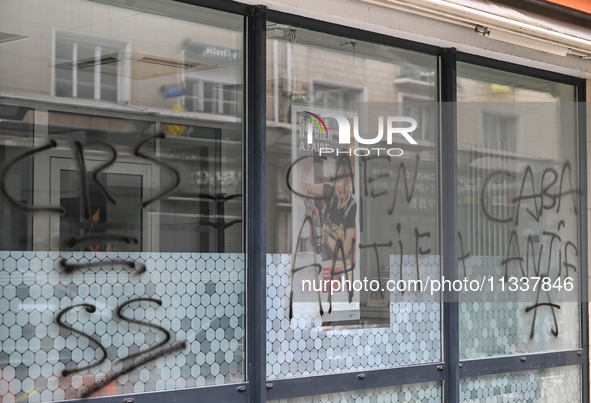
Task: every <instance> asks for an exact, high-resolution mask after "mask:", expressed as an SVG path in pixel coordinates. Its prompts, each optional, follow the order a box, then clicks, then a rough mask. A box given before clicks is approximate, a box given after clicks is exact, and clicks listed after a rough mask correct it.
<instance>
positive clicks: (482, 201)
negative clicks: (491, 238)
mask: <svg viewBox="0 0 591 403" xmlns="http://www.w3.org/2000/svg"><path fill="white" fill-rule="evenodd" d="M498 175H504V176H506V177H508V178H510V177H511V172H509V171H495V172H493V173H491V174H490V175H489V176H488V177H487V178H486V179H485V180H484V183H483V184H482V189H481V190H480V208H481V210H482V212H483V213H484V215H485V216H486V218H488V219H489V220H491V221H494V222H500V223H504V222H511V221H513V217H510V218H497V217H494V216H493V215H492V214H490V213H489V212H488V210H487V208H486V204H485V201H486V198H485V197H486V191H487V186H488V182H490V181H491V179H492V178H494V177H495V176H498Z"/></svg>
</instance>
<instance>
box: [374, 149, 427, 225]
mask: <svg viewBox="0 0 591 403" xmlns="http://www.w3.org/2000/svg"><path fill="white" fill-rule="evenodd" d="M420 160H421V158H420V156H419V154H417V156H416V158H415V172H414V175H413V177H412V183H411V185H410V189H409V188H408V180H407V179H406V166H405V165H404V162H401V163H400V165H399V166H398V176H397V177H396V184H395V185H394V200H393V201H392V206H391V207H390V208H389V209H388V215H392V213H393V212H394V209H395V208H396V199H397V198H398V184H399V183H400V176H402V179H404V191H405V193H406V201H407V202H408V203H410V201H411V200H412V195H413V194H414V192H415V185H416V183H417V176H418V174H419V161H420ZM372 192H373V191H372ZM372 194H373V193H372ZM378 196H381V194H378V195H375V196H374V197H378Z"/></svg>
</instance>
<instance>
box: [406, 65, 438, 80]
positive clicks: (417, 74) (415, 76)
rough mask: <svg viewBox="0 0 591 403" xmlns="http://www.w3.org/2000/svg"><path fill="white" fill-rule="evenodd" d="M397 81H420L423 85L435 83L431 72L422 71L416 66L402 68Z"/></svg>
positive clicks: (433, 74)
mask: <svg viewBox="0 0 591 403" xmlns="http://www.w3.org/2000/svg"><path fill="white" fill-rule="evenodd" d="M396 79H397V81H400V79H410V80H413V81H422V82H425V83H434V82H435V73H434V72H432V71H423V70H421V69H418V68H417V67H416V66H402V67H400V70H399V71H398V76H397V77H396Z"/></svg>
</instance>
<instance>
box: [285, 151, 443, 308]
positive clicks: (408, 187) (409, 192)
mask: <svg viewBox="0 0 591 403" xmlns="http://www.w3.org/2000/svg"><path fill="white" fill-rule="evenodd" d="M307 159H313V160H314V161H326V160H327V159H328V158H327V157H326V156H314V155H307V156H302V157H299V158H298V159H296V160H295V161H294V162H293V163H292V164H291V165H290V166H289V168H288V170H287V178H286V185H287V188H288V189H289V191H290V192H291V193H293V194H294V195H296V196H299V197H300V198H302V199H311V200H314V201H321V202H326V201H327V200H328V199H330V198H331V197H332V196H333V192H334V188H333V189H330V194H328V195H323V196H313V195H304V194H300V193H299V192H298V191H296V190H295V189H294V187H293V186H292V179H291V178H292V171H293V170H294V169H295V168H296V166H297V165H298V164H299V163H301V162H303V161H305V160H307ZM379 159H383V160H384V161H388V162H391V158H390V157H389V156H372V157H360V164H361V169H360V171H361V172H360V176H361V179H362V191H363V195H360V197H359V205H360V211H363V210H362V209H363V201H364V197H363V196H366V197H367V196H368V195H369V194H370V191H369V188H370V186H369V185H370V184H372V183H374V182H375V181H377V180H379V179H383V178H388V177H390V176H391V174H390V173H389V172H387V171H385V172H380V173H378V174H377V175H375V176H368V173H367V170H368V162H370V161H372V160H379ZM337 161H339V162H337V164H336V165H337V166H336V167H335V172H338V168H339V167H338V165H339V164H340V163H341V161H346V163H347V164H349V168H350V169H351V172H353V170H352V166H351V161H350V159H349V158H343V159H341V160H337ZM419 162H420V156H419V154H417V155H416V157H415V164H414V172H413V173H410V172H407V169H406V165H405V163H404V162H401V163H400V164H399V165H398V172H397V175H396V180H395V182H394V195H393V201H392V205H391V207H390V208H389V209H388V214H389V215H392V214H393V212H394V210H395V207H396V203H397V199H398V187H399V185H400V179H401V176H402V179H403V180H404V190H405V198H406V201H407V202H410V201H411V200H412V198H413V194H414V191H415V187H416V184H417V177H418V172H419V170H418V166H419ZM409 174H410V175H412V180H411V181H410V183H409V178H408V175H409ZM343 176H345V177H350V178H351V180H352V181H351V182H352V183H353V184H354V183H355V181H354V178H353V176H352V174H350V175H349V174H348V175H343ZM340 177H341V176H338V175H337V176H331V177H329V178H328V179H329V181H330V182H334V181H336V180H338V179H339V178H340ZM352 193H353V194H354V193H355V189H354V188H353V192H352ZM387 193H388V191H387V190H382V191H379V192H376V191H375V189H371V197H373V198H378V197H380V196H383V195H385V194H387ZM362 218H363V216H362V215H361V216H360V225H361V228H363V221H362ZM306 223H309V224H310V226H311V225H312V222H311V219H310V217H304V221H303V223H302V224H301V226H300V231H299V234H298V238H297V242H296V248H295V251H296V253H295V254H294V261H293V264H292V267H293V269H292V271H291V284H292V289H291V292H290V310H289V317H290V319H291V318H292V317H293V302H294V301H293V287H294V284H295V281H294V275H295V274H296V273H298V272H300V271H301V270H304V269H308V268H311V267H316V268H317V270H318V273H317V277H318V276H320V274H321V273H322V267H321V265H320V264H318V263H317V262H315V263H314V264H309V265H305V266H302V267H298V265H297V258H298V251H299V250H300V247H301V243H300V242H301V239H302V238H301V236H302V230H303V228H304V227H305V225H306ZM397 231H398V236H399V240H398V245H399V247H400V277H401V278H402V256H403V254H404V251H403V245H402V239H401V238H400V233H401V224H400V223H398V224H397ZM414 235H415V261H416V273H417V279H418V278H419V255H421V256H422V255H428V254H430V253H431V249H430V248H427V249H423V248H422V247H421V246H420V240H421V238H429V237H430V236H431V233H430V232H429V231H426V232H420V231H419V229H418V228H414ZM392 245H393V243H392V241H391V240H386V241H383V242H381V243H377V242H373V243H369V244H359V249H360V250H363V249H368V248H371V249H373V250H374V253H375V257H376V272H377V277H378V282H379V284H380V287H379V292H380V298H381V299H384V298H385V294H384V287H383V284H382V283H383V280H382V274H381V270H380V260H379V252H378V248H390V247H392ZM339 246H340V247H341V248H342V240H338V241H337V248H338V247H339ZM336 251H338V249H335V254H334V258H333V262H332V267H331V277H330V278H331V279H332V278H333V276H334V275H335V274H336V275H342V274H344V273H348V272H353V270H354V263H352V265H351V266H352V267H348V268H347V267H345V268H344V272H336V268H335V264H336V256H337V254H336ZM343 254H344V251H343ZM342 260H343V262H345V258H344V256H343V258H342ZM345 266H346V264H345ZM317 291H318V301H319V305H320V314H321V315H323V313H324V311H323V309H322V303H321V297H320V292H319V291H320V289H318V290H317ZM348 291H349V301H351V300H352V296H353V293H352V290H351V289H349V290H348ZM329 303H330V304H329V307H330V308H329V313H330V311H331V310H332V293H331V295H330V296H329Z"/></svg>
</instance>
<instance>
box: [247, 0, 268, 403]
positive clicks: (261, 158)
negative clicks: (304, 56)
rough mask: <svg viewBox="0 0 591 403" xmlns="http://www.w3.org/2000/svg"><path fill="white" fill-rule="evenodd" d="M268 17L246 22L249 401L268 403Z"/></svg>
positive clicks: (260, 9) (259, 14)
mask: <svg viewBox="0 0 591 403" xmlns="http://www.w3.org/2000/svg"><path fill="white" fill-rule="evenodd" d="M266 19H267V10H266V8H265V7H264V6H257V7H252V8H251V12H250V15H249V16H248V17H247V24H246V35H245V38H246V50H247V52H245V53H246V54H247V55H248V56H247V61H246V63H247V64H246V66H245V67H246V80H245V83H246V91H245V94H246V98H245V99H246V101H247V102H246V113H247V115H246V119H245V122H246V129H247V130H246V156H245V161H246V170H245V171H246V175H247V180H246V195H247V198H246V208H247V211H246V217H247V225H246V245H247V249H246V251H247V255H246V262H247V266H246V267H247V283H246V285H247V288H246V289H247V307H248V308H247V309H248V310H247V328H246V329H247V337H246V338H247V350H246V351H247V357H248V360H247V363H248V368H247V376H248V382H249V388H250V390H249V394H250V396H249V398H250V399H249V401H251V402H264V401H266V361H267V360H266V358H267V357H266V341H267V338H266V331H265V328H266V317H267V311H266V298H267V292H266V291H267V289H266V287H265V285H266V257H265V253H266V244H267V242H266V214H265V209H266V204H267V202H266V194H267V186H266V155H267V154H266V143H267V142H266V62H267V60H266V39H267V36H266Z"/></svg>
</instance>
